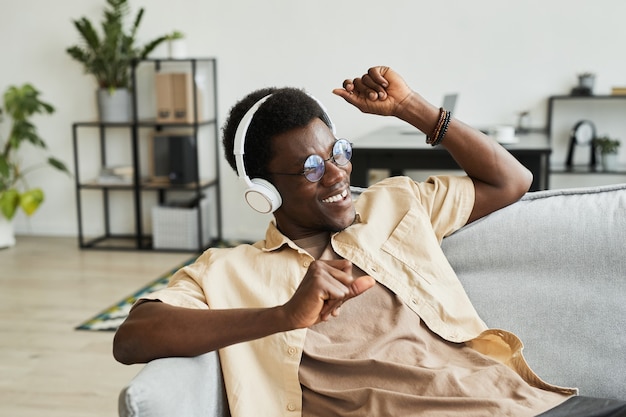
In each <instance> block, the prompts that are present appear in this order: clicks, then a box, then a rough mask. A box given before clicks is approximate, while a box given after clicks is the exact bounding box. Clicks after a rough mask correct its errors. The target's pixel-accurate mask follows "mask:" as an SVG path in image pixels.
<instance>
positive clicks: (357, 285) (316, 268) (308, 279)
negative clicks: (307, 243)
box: [283, 259, 375, 328]
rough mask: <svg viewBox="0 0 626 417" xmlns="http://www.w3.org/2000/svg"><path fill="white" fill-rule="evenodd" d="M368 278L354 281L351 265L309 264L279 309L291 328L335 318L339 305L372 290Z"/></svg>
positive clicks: (341, 261)
mask: <svg viewBox="0 0 626 417" xmlns="http://www.w3.org/2000/svg"><path fill="white" fill-rule="evenodd" d="M374 283H375V281H374V279H373V278H372V277H370V276H368V275H365V276H362V277H359V278H356V279H355V278H354V277H353V276H352V263H351V262H349V261H346V260H343V259H340V260H317V261H314V262H313V263H311V266H310V267H309V270H308V271H307V273H306V275H305V276H304V279H303V280H302V282H301V283H300V286H299V287H298V289H297V290H296V292H295V294H294V295H293V297H292V298H291V300H289V301H288V302H287V303H286V304H285V305H284V306H283V308H284V309H285V314H286V316H287V319H288V320H289V321H290V322H291V323H292V327H293V328H303V327H309V326H312V325H314V324H316V323H319V322H320V321H326V320H328V319H330V317H331V316H337V315H338V314H339V308H340V307H341V305H342V304H343V303H344V302H346V301H348V300H349V299H351V298H353V297H356V296H358V295H360V294H362V293H363V292H365V291H366V290H368V289H369V288H371V287H372V286H374Z"/></svg>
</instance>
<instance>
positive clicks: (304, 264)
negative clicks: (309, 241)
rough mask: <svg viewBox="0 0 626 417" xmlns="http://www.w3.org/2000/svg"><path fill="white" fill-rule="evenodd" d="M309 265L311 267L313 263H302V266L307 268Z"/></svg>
mask: <svg viewBox="0 0 626 417" xmlns="http://www.w3.org/2000/svg"><path fill="white" fill-rule="evenodd" d="M309 265H311V263H310V262H309V261H304V262H302V266H303V267H305V268H308V267H309Z"/></svg>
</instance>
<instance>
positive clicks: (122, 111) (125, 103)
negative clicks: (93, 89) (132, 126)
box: [97, 88, 132, 123]
mask: <svg viewBox="0 0 626 417" xmlns="http://www.w3.org/2000/svg"><path fill="white" fill-rule="evenodd" d="M97 98H98V114H99V117H100V121H101V122H104V123H116V122H117V123H126V122H130V121H131V120H132V100H131V95H130V91H128V89H126V88H116V89H115V90H113V92H110V91H109V90H108V89H106V88H101V89H99V90H98V91H97Z"/></svg>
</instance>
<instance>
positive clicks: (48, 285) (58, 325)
mask: <svg viewBox="0 0 626 417" xmlns="http://www.w3.org/2000/svg"><path fill="white" fill-rule="evenodd" d="M191 255H192V254H190V253H162V252H139V251H127V252H122V251H99V250H79V249H78V244H77V240H76V238H55V237H33V236H24V237H21V236H18V237H17V244H16V246H15V247H12V248H8V249H1V250H0V416H11V417H42V416H51V417H74V416H76V417H78V416H80V417H96V416H97V417H105V416H106V417H115V416H117V395H118V393H119V391H120V389H121V388H122V387H123V386H124V385H125V384H126V383H127V382H128V381H129V380H130V379H131V378H132V377H133V376H134V375H135V374H136V373H137V372H138V371H139V370H140V369H141V366H142V365H133V366H126V365H121V364H119V363H117V362H116V361H115V360H114V359H113V356H112V354H111V343H112V340H113V332H90V331H77V330H74V327H75V326H77V325H78V324H80V323H81V322H82V321H84V320H86V319H88V318H90V317H91V316H93V315H95V314H96V313H98V312H99V311H101V310H102V309H104V308H106V307H109V306H110V305H112V304H114V303H116V302H118V301H119V300H120V299H122V298H123V297H125V296H127V295H130V294H132V293H134V292H135V291H136V290H137V289H139V288H140V287H141V286H143V285H144V284H146V283H148V282H149V281H151V280H153V279H155V278H157V277H158V276H160V275H162V274H163V273H165V272H167V271H169V270H170V269H171V268H173V267H174V266H176V265H178V264H179V263H181V262H183V261H184V260H186V259H188V258H189V257H190V256H191Z"/></svg>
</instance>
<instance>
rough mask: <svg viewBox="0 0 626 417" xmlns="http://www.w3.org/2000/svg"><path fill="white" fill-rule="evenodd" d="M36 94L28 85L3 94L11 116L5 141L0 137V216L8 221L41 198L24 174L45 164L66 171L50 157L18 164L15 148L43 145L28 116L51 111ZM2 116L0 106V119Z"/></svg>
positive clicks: (34, 206)
mask: <svg viewBox="0 0 626 417" xmlns="http://www.w3.org/2000/svg"><path fill="white" fill-rule="evenodd" d="M39 95H40V93H39V91H38V90H37V89H36V88H35V87H33V86H32V85H31V84H24V85H22V86H21V87H17V86H10V87H9V88H8V89H7V90H6V92H5V93H4V96H3V99H4V112H6V114H7V115H8V116H9V117H10V118H11V120H12V125H11V127H10V129H9V135H8V137H7V138H6V140H5V141H4V142H3V141H2V140H1V138H0V150H1V152H2V153H0V215H2V216H4V217H6V218H7V219H9V220H11V219H12V218H13V216H15V213H16V211H17V209H18V208H19V207H21V208H22V210H24V212H25V213H26V214H27V215H29V216H30V215H31V214H33V213H34V212H35V210H37V208H38V207H39V205H40V204H41V203H42V202H43V200H44V192H43V190H42V189H41V188H37V187H35V188H31V187H30V186H29V184H28V182H27V180H26V174H28V173H29V172H31V171H33V170H35V169H38V168H41V167H43V166H47V165H50V166H52V167H53V168H55V169H58V170H60V171H64V172H66V173H68V174H69V171H68V169H67V167H66V166H65V164H63V162H61V161H59V160H58V159H56V158H53V157H47V158H46V160H45V161H43V162H42V163H40V164H36V165H32V166H29V167H27V168H24V167H22V166H21V161H20V158H19V154H18V151H19V150H20V149H22V145H23V144H25V143H29V144H30V145H32V146H34V147H36V148H43V149H46V148H47V146H46V143H45V142H44V140H43V139H42V138H41V137H40V136H39V133H38V132H37V128H36V127H35V125H34V124H33V123H32V121H31V117H32V116H33V115H35V114H37V113H40V114H52V113H54V107H53V106H52V105H51V104H49V103H46V102H44V101H42V100H41V99H40V98H39ZM2 116H3V112H2V109H0V120H2Z"/></svg>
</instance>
